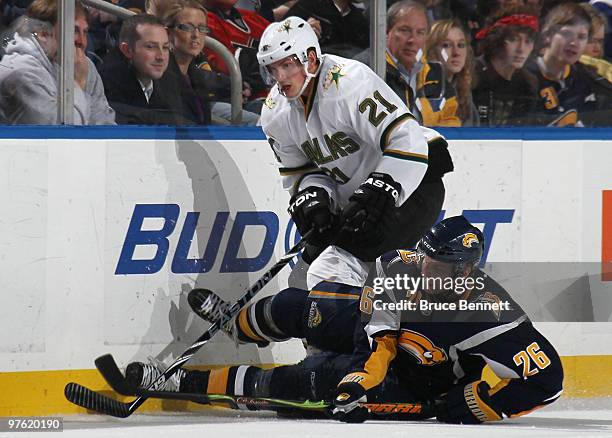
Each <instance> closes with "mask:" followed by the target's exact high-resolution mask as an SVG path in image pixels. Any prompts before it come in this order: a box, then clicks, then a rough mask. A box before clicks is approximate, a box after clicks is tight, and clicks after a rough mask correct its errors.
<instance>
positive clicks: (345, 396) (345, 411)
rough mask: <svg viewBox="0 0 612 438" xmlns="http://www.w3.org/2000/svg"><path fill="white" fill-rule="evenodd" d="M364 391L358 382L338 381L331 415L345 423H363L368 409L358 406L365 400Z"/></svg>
mask: <svg viewBox="0 0 612 438" xmlns="http://www.w3.org/2000/svg"><path fill="white" fill-rule="evenodd" d="M367 400H368V399H367V397H366V391H365V389H364V387H363V386H361V385H360V384H359V383H355V382H348V383H340V384H339V385H338V389H337V390H336V397H335V398H334V406H333V407H332V411H331V413H332V417H333V418H334V419H336V420H339V421H343V422H345V423H363V422H364V421H365V420H366V419H367V418H368V409H367V408H364V407H362V406H359V403H365V402H366V401H367Z"/></svg>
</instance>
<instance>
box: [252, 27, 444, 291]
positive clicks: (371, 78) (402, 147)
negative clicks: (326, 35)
mask: <svg viewBox="0 0 612 438" xmlns="http://www.w3.org/2000/svg"><path fill="white" fill-rule="evenodd" d="M257 58H258V61H259V64H260V67H261V71H262V75H263V77H264V78H265V79H267V81H268V82H269V84H270V85H273V84H276V86H273V87H272V90H271V92H270V94H269V95H268V98H267V99H266V101H265V103H264V106H263V109H262V114H261V125H262V128H263V131H264V133H265V134H266V136H267V137H268V141H269V143H270V145H271V147H272V150H273V151H274V154H275V157H276V159H277V161H278V165H279V171H280V174H281V178H282V184H283V187H284V188H285V189H287V190H289V191H290V193H291V195H292V197H291V201H290V206H289V213H290V214H291V217H292V218H293V220H294V222H295V223H296V226H297V228H298V230H299V231H300V233H301V234H302V235H303V234H305V233H306V232H307V231H309V230H311V229H314V231H313V234H312V237H311V239H309V240H310V243H312V244H313V245H314V246H315V247H318V248H319V249H318V251H317V249H316V248H314V249H313V247H309V248H308V250H307V251H306V252H305V254H304V260H305V261H306V262H312V260H313V259H314V258H316V257H317V255H318V253H319V252H320V251H321V250H323V252H322V253H321V255H320V256H319V257H318V258H317V259H316V260H315V261H314V262H313V263H312V264H311V266H310V268H309V271H308V276H307V283H308V286H309V288H312V287H313V286H314V285H316V284H317V283H319V282H320V281H323V280H326V281H337V282H339V283H344V284H351V285H355V286H361V285H362V284H363V282H364V281H365V276H366V275H367V270H366V265H365V264H364V263H363V262H367V261H371V260H374V259H375V258H376V257H377V256H379V255H380V254H382V253H384V252H385V251H388V250H390V249H394V248H398V247H403V246H413V245H414V244H415V243H416V242H417V240H418V239H419V238H420V237H421V236H422V235H423V234H424V232H425V231H426V230H428V229H429V228H430V227H431V226H432V225H433V224H434V223H435V221H436V219H437V218H438V215H439V213H440V209H441V207H442V203H443V200H444V185H443V183H442V176H443V175H444V173H446V172H449V171H452V169H453V165H452V160H451V158H450V156H449V154H448V150H447V144H446V141H445V140H444V138H443V137H442V136H441V135H440V134H439V133H437V132H436V131H434V130H432V129H428V128H424V127H421V126H420V125H419V124H418V122H417V121H416V120H415V118H414V117H413V116H412V114H410V112H409V110H408V109H407V108H406V106H405V105H404V103H403V102H402V100H401V99H400V98H399V97H398V96H397V95H396V94H395V93H394V92H393V91H392V90H391V89H390V88H389V87H388V86H387V85H386V84H385V82H383V81H382V80H381V79H380V78H379V77H378V76H377V75H376V74H375V73H374V72H373V71H372V70H370V69H369V68H368V67H367V66H365V65H364V64H362V63H360V62H357V61H354V60H350V59H346V58H341V57H338V56H334V55H323V54H321V50H320V48H319V44H318V41H317V37H316V35H315V33H314V31H313V30H312V28H311V27H310V25H309V24H308V23H307V22H305V21H304V20H302V19H301V18H297V17H289V18H287V19H285V20H284V21H282V22H278V23H272V24H270V25H269V26H268V28H267V29H266V30H265V32H264V34H263V35H262V39H261V42H260V45H259V51H258V54H257ZM353 256H356V257H353ZM359 266H361V267H362V268H361V269H359Z"/></svg>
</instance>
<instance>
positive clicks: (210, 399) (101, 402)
mask: <svg viewBox="0 0 612 438" xmlns="http://www.w3.org/2000/svg"><path fill="white" fill-rule="evenodd" d="M130 392H131V393H132V394H131V395H138V396H140V397H146V398H158V399H162V400H186V401H191V402H194V403H200V404H211V403H228V404H229V406H230V407H231V408H232V409H240V405H245V406H250V407H253V408H259V409H275V408H292V409H302V410H308V411H324V410H325V409H327V407H328V406H329V405H328V403H325V402H323V401H317V402H313V401H309V400H306V401H293V400H280V399H274V398H261V397H245V396H233V395H226V394H196V393H187V392H173V391H155V390H147V389H134V390H132V391H130ZM64 394H65V395H66V398H67V399H68V400H70V401H71V402H72V403H74V404H76V405H78V406H81V407H83V408H86V409H90V410H93V411H96V412H99V413H102V414H107V415H111V416H113V417H118V418H125V417H128V416H129V415H130V414H131V412H130V408H129V406H130V404H129V403H123V402H120V401H118V400H115V399H113V398H110V397H107V396H106V395H104V394H100V393H99V392H95V391H92V390H91V389H89V388H86V387H85V386H83V385H80V384H78V383H74V382H71V383H68V384H67V385H66V388H65V389H64Z"/></svg>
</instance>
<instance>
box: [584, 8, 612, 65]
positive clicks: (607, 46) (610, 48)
mask: <svg viewBox="0 0 612 438" xmlns="http://www.w3.org/2000/svg"><path fill="white" fill-rule="evenodd" d="M589 3H590V4H592V5H593V7H594V8H595V9H597V10H598V11H599V12H601V13H602V14H603V16H604V17H606V21H607V23H608V26H607V29H606V37H605V42H604V54H605V57H606V58H607V59H609V60H611V59H612V33H611V32H612V3H611V2H610V0H591V1H590V2H589Z"/></svg>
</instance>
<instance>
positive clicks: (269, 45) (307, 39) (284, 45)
mask: <svg viewBox="0 0 612 438" xmlns="http://www.w3.org/2000/svg"><path fill="white" fill-rule="evenodd" d="M309 49H314V50H315V53H316V55H317V59H319V60H320V59H321V47H320V46H319V39H318V38H317V34H316V33H315V32H314V30H312V27H311V26H310V24H308V23H307V22H306V21H304V20H303V19H301V18H299V17H288V18H285V19H284V20H283V21H280V22H277V23H271V24H270V25H269V26H268V27H267V28H266V30H265V31H264V33H263V35H262V36H261V40H260V42H259V49H258V50H257V61H258V62H259V67H260V70H261V75H262V77H263V78H264V80H265V81H266V82H267V83H268V84H269V85H273V84H274V82H276V81H275V80H274V79H273V78H272V77H271V75H270V74H269V73H268V69H267V68H266V67H267V66H268V65H270V64H273V63H275V62H277V61H280V60H281V59H284V58H286V57H288V56H292V55H293V56H295V57H296V58H297V60H298V61H300V62H301V63H302V64H303V65H304V69H305V71H306V75H307V76H308V80H309V79H310V77H314V75H311V74H309V73H308V50H309ZM307 82H308V81H307Z"/></svg>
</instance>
